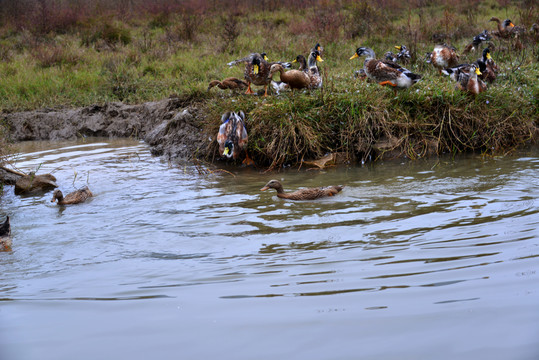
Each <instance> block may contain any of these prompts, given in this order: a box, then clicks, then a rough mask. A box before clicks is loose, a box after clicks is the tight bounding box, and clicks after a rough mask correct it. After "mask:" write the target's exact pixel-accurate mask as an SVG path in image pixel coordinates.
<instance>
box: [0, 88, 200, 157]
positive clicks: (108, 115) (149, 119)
mask: <svg viewBox="0 0 539 360" xmlns="http://www.w3.org/2000/svg"><path fill="white" fill-rule="evenodd" d="M203 119H204V115H203V114H202V113H201V112H200V111H199V109H198V108H197V107H196V106H193V105H188V104H186V102H185V101H183V100H182V99H180V98H174V97H171V98H169V99H164V100H160V101H155V102H148V103H144V104H140V105H125V104H122V103H109V104H105V105H102V106H101V105H92V106H88V107H83V108H77V109H61V110H57V109H40V110H35V111H27V112H17V113H11V114H0V121H1V122H2V124H4V126H5V127H6V134H7V138H8V139H9V140H10V141H12V142H17V141H27V140H53V141H54V140H73V139H76V138H80V137H87V136H104V137H134V138H137V139H141V140H144V141H145V142H146V143H148V144H149V145H150V147H151V148H150V149H151V152H152V154H153V155H156V156H165V157H166V158H168V159H171V160H174V161H185V160H190V159H192V158H193V157H194V155H195V154H196V155H197V156H206V153H207V151H208V150H207V149H208V148H209V147H208V145H209V137H208V136H205V135H204V133H203V131H202V126H201V122H202V121H203Z"/></svg>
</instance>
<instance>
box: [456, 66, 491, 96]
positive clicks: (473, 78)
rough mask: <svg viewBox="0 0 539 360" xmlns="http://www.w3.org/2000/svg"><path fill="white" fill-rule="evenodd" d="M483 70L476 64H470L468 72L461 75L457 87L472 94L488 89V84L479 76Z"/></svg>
mask: <svg viewBox="0 0 539 360" xmlns="http://www.w3.org/2000/svg"><path fill="white" fill-rule="evenodd" d="M478 75H481V71H479V68H478V67H477V66H476V65H472V66H470V69H469V70H468V73H465V72H462V73H460V75H459V78H458V82H457V85H456V88H457V89H459V90H461V91H466V92H468V93H470V94H472V95H478V94H480V93H482V92H483V91H486V90H487V84H485V83H484V82H483V80H481V79H479V78H478Z"/></svg>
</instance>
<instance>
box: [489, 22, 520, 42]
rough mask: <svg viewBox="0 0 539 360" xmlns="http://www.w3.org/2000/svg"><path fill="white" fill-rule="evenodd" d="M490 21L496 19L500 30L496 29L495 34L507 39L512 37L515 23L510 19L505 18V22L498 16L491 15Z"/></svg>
mask: <svg viewBox="0 0 539 360" xmlns="http://www.w3.org/2000/svg"><path fill="white" fill-rule="evenodd" d="M489 21H494V22H495V23H496V24H497V25H498V31H494V32H493V34H494V35H496V36H498V37H501V38H504V39H507V38H509V37H511V34H512V32H513V28H514V27H515V24H513V22H512V21H511V20H509V19H505V20H504V21H503V22H502V21H501V20H500V19H498V18H497V17H494V16H493V17H491V18H490V20H489Z"/></svg>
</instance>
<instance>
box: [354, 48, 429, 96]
mask: <svg viewBox="0 0 539 360" xmlns="http://www.w3.org/2000/svg"><path fill="white" fill-rule="evenodd" d="M362 55H365V56H366V57H365V62H364V63H363V68H364V69H365V74H367V77H369V78H370V79H372V80H374V81H376V82H377V83H379V84H380V85H390V86H392V87H393V90H394V91H395V95H396V94H397V89H406V88H409V87H410V86H412V85H413V84H415V83H416V82H418V81H419V80H420V79H421V75H417V74H414V73H412V72H411V71H409V70H407V69H405V68H403V67H402V66H400V65H398V64H396V63H394V62H392V61H387V60H377V59H376V55H375V53H374V50H372V49H371V48H367V47H359V48H357V50H356V53H355V54H354V55H352V57H351V58H350V60H352V59H355V58H358V57H360V56H362Z"/></svg>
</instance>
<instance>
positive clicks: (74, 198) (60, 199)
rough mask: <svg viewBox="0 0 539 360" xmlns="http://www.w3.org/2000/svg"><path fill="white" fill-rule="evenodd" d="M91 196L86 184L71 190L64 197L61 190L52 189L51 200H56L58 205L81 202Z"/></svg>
mask: <svg viewBox="0 0 539 360" xmlns="http://www.w3.org/2000/svg"><path fill="white" fill-rule="evenodd" d="M92 196H94V194H92V192H91V191H90V189H88V186H85V187H83V188H80V189H79V190H76V191H73V192H72V193H69V194H67V195H66V197H64V194H62V191H60V190H54V193H53V194H52V200H51V202H55V201H57V203H58V205H73V204H79V203H82V202H84V201H86V200H87V199H88V198H91V197H92Z"/></svg>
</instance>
